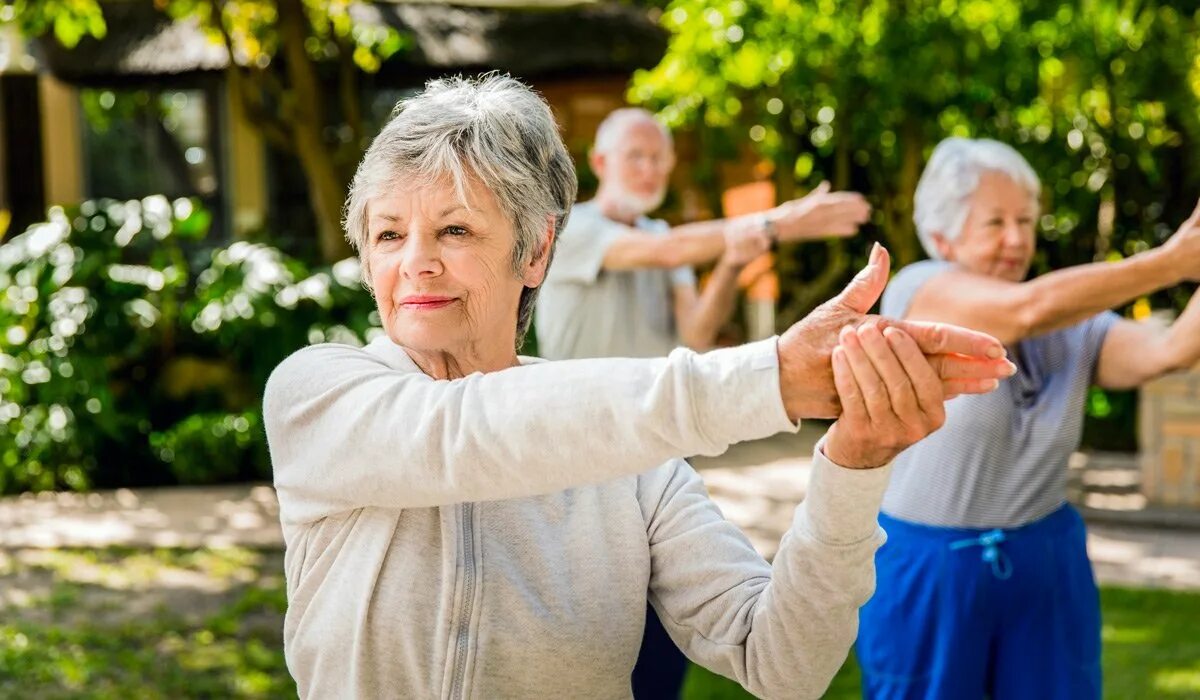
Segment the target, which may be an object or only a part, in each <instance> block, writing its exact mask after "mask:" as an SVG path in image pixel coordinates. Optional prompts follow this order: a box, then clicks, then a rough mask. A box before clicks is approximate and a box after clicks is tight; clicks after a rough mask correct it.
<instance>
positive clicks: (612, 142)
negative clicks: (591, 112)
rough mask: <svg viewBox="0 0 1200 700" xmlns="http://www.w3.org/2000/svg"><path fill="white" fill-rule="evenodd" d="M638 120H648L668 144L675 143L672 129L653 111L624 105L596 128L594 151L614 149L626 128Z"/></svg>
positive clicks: (603, 151) (606, 151)
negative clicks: (656, 116)
mask: <svg viewBox="0 0 1200 700" xmlns="http://www.w3.org/2000/svg"><path fill="white" fill-rule="evenodd" d="M638 122H647V123H650V124H653V125H655V126H657V127H658V130H659V132H660V133H662V135H663V138H665V139H666V140H667V145H668V146H673V145H674V143H675V140H674V139H673V138H671V130H670V129H668V128H667V126H666V125H665V124H663V123H662V122H660V121H659V120H658V119H656V118H655V117H654V115H653V114H652V113H650V112H648V111H646V110H644V109H641V108H639V107H622V108H621V109H616V110H613V111H612V112H610V113H609V115H608V116H607V117H605V118H604V121H602V122H600V126H599V127H597V128H596V140H595V142H593V143H592V151H593V152H594V153H608V152H610V151H612V149H613V148H614V147H615V146H616V145H617V142H618V141H620V140H621V137H622V136H624V135H625V130H626V129H628V128H629V127H630V126H632V125H633V124H635V123H638Z"/></svg>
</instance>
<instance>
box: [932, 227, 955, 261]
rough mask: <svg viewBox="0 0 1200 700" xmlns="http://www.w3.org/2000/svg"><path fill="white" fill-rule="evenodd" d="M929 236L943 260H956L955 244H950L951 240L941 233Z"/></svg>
mask: <svg viewBox="0 0 1200 700" xmlns="http://www.w3.org/2000/svg"><path fill="white" fill-rule="evenodd" d="M929 237H930V239H932V240H933V247H934V248H936V249H937V252H938V255H940V256H941V257H942V260H948V261H950V262H954V246H952V245H950V241H949V240H947V239H946V237H945V236H943V235H942V234H940V233H934V234H931V235H930V236H929Z"/></svg>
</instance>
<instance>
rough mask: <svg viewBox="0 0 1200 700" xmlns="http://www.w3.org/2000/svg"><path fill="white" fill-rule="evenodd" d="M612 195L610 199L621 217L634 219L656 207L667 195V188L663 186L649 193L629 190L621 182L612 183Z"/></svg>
mask: <svg viewBox="0 0 1200 700" xmlns="http://www.w3.org/2000/svg"><path fill="white" fill-rule="evenodd" d="M612 188H613V190H614V195H615V196H614V197H613V198H612V200H610V201H611V202H612V203H613V205H615V206H616V207H617V208H618V209H619V210H620V214H621V216H622V218H629V219H636V218H637V217H639V216H642V215H644V214H646V213H648V212H652V211H654V210H655V209H658V208H659V206H661V205H662V203H663V199H665V198H666V196H667V188H666V187H663V188H662V189H660V190H659V191H658V192H655V193H654V194H651V195H643V194H638V193H636V192H630V191H629V190H628V189H626V188H625V185H624V184H622V183H613V185H612Z"/></svg>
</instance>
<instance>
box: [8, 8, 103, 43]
mask: <svg viewBox="0 0 1200 700" xmlns="http://www.w3.org/2000/svg"><path fill="white" fill-rule="evenodd" d="M9 23H15V24H16V26H17V28H18V29H19V30H20V31H21V33H23V34H25V35H26V36H40V35H42V34H46V33H48V32H50V33H53V34H54V38H55V39H57V40H58V43H60V44H62V45H63V46H65V47H67V48H73V47H74V46H75V45H76V44H78V43H79V41H80V40H81V39H83V38H84V37H85V36H91V37H94V38H96V39H103V38H104V36H105V34H106V33H107V31H108V27H107V25H106V24H105V22H104V13H103V12H102V11H101V9H100V5H99V3H97V2H96V0H15V2H12V3H10V4H6V5H5V6H4V7H0V24H9Z"/></svg>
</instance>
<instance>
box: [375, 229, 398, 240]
mask: <svg viewBox="0 0 1200 700" xmlns="http://www.w3.org/2000/svg"><path fill="white" fill-rule="evenodd" d="M399 238H400V234H399V233H396V232H395V231H392V230H391V229H385V230H383V231H380V232H379V233H378V234H376V236H375V241H376V242H383V241H395V240H399Z"/></svg>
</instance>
